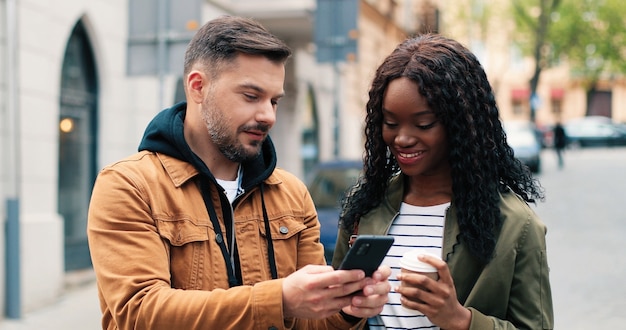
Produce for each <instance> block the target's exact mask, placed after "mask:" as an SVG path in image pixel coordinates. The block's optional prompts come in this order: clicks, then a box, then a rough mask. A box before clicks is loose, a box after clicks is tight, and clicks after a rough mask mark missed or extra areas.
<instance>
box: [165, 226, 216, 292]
mask: <svg viewBox="0 0 626 330" xmlns="http://www.w3.org/2000/svg"><path fill="white" fill-rule="evenodd" d="M156 224H157V228H158V231H159V235H160V236H161V239H162V240H163V242H164V243H165V244H166V248H167V250H168V254H169V260H170V274H171V286H172V288H177V289H184V290H201V289H205V290H206V289H207V288H205V287H203V285H210V283H211V281H210V280H208V281H207V280H203V279H204V278H205V277H206V276H209V277H211V274H210V273H209V272H208V270H207V269H206V267H209V266H210V263H207V262H204V260H207V258H208V256H209V255H210V252H209V251H210V249H211V246H210V245H211V244H209V234H208V230H209V227H208V226H207V225H199V224H197V223H195V222H194V221H192V220H189V219H167V220H157V221H156ZM168 243H169V244H168Z"/></svg>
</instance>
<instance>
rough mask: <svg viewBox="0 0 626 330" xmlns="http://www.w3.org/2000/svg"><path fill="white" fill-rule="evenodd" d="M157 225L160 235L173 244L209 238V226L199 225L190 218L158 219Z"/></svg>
mask: <svg viewBox="0 0 626 330" xmlns="http://www.w3.org/2000/svg"><path fill="white" fill-rule="evenodd" d="M156 225H157V229H158V230H159V235H161V237H162V238H164V239H166V240H168V241H169V242H170V244H171V245H173V246H183V245H185V244H187V243H190V242H199V241H206V240H208V239H209V234H208V229H209V228H208V226H207V225H198V224H196V223H194V222H193V221H191V220H189V219H167V220H157V221H156Z"/></svg>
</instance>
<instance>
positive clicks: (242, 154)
mask: <svg viewBox="0 0 626 330" xmlns="http://www.w3.org/2000/svg"><path fill="white" fill-rule="evenodd" d="M209 103H213V100H212V98H210V99H209V100H207V101H205V102H204V103H203V106H202V110H201V113H202V119H203V120H204V123H205V125H206V127H207V130H208V132H209V136H210V137H211V141H212V142H213V143H214V144H215V146H217V148H218V149H219V151H220V152H221V153H222V154H223V155H224V157H226V158H227V159H228V160H230V161H231V162H234V163H243V162H245V161H249V160H253V159H255V158H256V157H258V156H259V155H260V154H261V146H262V144H263V141H264V140H261V141H256V140H254V141H252V142H251V147H254V149H253V150H250V149H249V148H248V149H246V146H244V145H243V144H242V143H241V142H240V141H239V140H237V136H239V134H240V133H241V132H244V131H246V130H251V129H252V130H258V131H263V132H266V133H267V131H268V130H269V126H268V125H262V124H257V125H253V126H250V125H248V126H241V127H239V128H237V131H236V132H235V133H234V134H232V133H231V132H229V128H228V125H227V119H226V118H225V116H224V112H222V111H221V109H219V108H217V107H215V106H209V105H208V104H209ZM213 104H214V103H213Z"/></svg>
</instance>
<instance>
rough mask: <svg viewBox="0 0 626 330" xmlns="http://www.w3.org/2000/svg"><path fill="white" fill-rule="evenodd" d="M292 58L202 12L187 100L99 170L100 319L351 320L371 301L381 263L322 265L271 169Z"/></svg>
mask: <svg viewBox="0 0 626 330" xmlns="http://www.w3.org/2000/svg"><path fill="white" fill-rule="evenodd" d="M290 54H291V50H290V49H289V48H288V47H287V46H286V45H285V44H284V43H283V42H282V41H281V40H279V39H278V38H276V37H275V36H274V35H272V34H270V33H269V32H268V31H267V30H266V29H265V28H263V27H262V26H261V25H260V24H258V22H256V21H254V20H251V19H246V18H239V17H232V16H224V17H220V18H217V19H215V20H212V21H209V22H208V23H207V24H205V25H204V26H203V27H202V28H201V29H200V30H199V31H198V32H197V34H196V35H195V36H194V37H193V39H192V40H191V42H190V44H189V46H188V48H187V52H186V53H185V64H184V87H185V93H186V102H182V103H179V104H176V105H174V106H173V107H171V108H169V109H165V110H163V111H161V112H160V113H158V114H157V115H156V117H155V118H154V119H153V120H152V121H151V122H150V123H149V124H148V127H147V128H146V131H145V134H144V136H143V139H142V141H141V143H140V145H139V152H138V153H136V154H135V155H132V156H130V157H128V158H126V159H123V160H120V161H118V162H115V163H113V164H111V165H109V166H107V167H105V168H104V169H103V170H102V171H101V172H100V173H99V175H98V178H97V180H96V183H95V186H94V189H93V194H92V199H91V204H90V208H89V220H88V235H89V236H88V237H89V248H90V251H91V256H92V260H93V266H94V270H95V272H96V276H97V281H98V293H99V297H100V306H101V309H102V313H103V318H102V327H103V328H104V329H151V330H155V329H186V330H190V329H285V328H288V329H291V328H293V329H349V328H351V327H354V326H356V325H358V324H362V323H364V322H365V321H364V320H365V319H366V318H367V317H369V316H372V315H376V314H378V313H379V312H380V311H381V310H382V307H383V305H384V303H385V302H386V301H387V294H388V292H389V290H390V284H389V282H388V281H387V278H388V276H389V274H390V273H391V270H390V269H389V268H388V267H382V268H381V269H379V270H378V271H377V272H375V273H374V275H373V276H372V278H365V274H364V272H363V271H361V270H351V271H347V270H333V268H332V267H330V266H328V265H326V262H325V259H324V249H323V246H322V244H320V241H319V239H320V224H319V221H318V219H317V215H316V213H315V206H314V204H313V201H312V200H311V197H310V195H309V194H308V192H307V189H306V186H305V185H304V184H303V183H302V181H300V180H299V179H298V178H296V177H295V176H294V175H292V174H290V173H288V172H286V171H284V170H282V169H280V168H278V167H276V162H277V160H276V152H275V150H274V146H273V144H272V142H271V139H270V138H269V136H268V133H269V130H270V128H272V126H273V125H274V123H275V121H276V110H277V104H278V101H279V100H280V99H281V97H282V96H283V95H284V93H285V92H284V90H283V84H284V80H285V62H286V61H287V59H288V57H289V56H290ZM355 292H359V293H355Z"/></svg>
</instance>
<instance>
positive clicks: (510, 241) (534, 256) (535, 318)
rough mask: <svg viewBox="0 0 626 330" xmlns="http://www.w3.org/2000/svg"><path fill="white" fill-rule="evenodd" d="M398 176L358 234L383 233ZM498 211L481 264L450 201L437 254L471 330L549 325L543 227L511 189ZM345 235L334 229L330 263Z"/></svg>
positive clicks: (396, 203) (396, 196)
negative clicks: (489, 252) (489, 254)
mask: <svg viewBox="0 0 626 330" xmlns="http://www.w3.org/2000/svg"><path fill="white" fill-rule="evenodd" d="M403 179H404V176H403V175H398V176H395V177H393V178H392V179H391V182H390V184H389V187H388V189H387V192H386V193H385V195H384V198H383V200H382V202H381V204H380V205H379V206H378V207H376V208H374V209H372V210H371V211H370V212H368V213H367V214H365V215H364V216H363V217H362V218H361V220H360V222H359V230H358V233H359V234H370V235H386V234H387V232H388V231H389V227H390V226H391V224H392V222H393V220H394V219H395V217H396V216H397V215H398V212H399V210H400V205H401V203H402V198H403V195H404V191H403ZM500 212H501V217H502V227H501V230H500V233H499V236H498V240H497V243H496V247H495V254H494V258H493V259H492V260H491V261H490V262H489V263H488V264H487V265H485V266H483V265H482V264H481V263H479V262H478V261H477V260H476V259H475V258H474V257H473V256H472V255H471V254H470V252H469V250H468V248H467V246H466V245H465V244H463V242H462V241H459V237H460V231H459V225H458V223H457V220H456V219H457V218H456V210H455V205H454V200H453V201H452V203H451V205H450V207H449V208H448V209H447V211H446V215H445V223H444V234H443V247H442V258H444V260H445V261H446V263H447V264H448V267H449V268H450V273H451V274H452V279H453V280H454V285H455V288H456V293H457V298H458V300H459V302H460V303H461V304H463V305H464V306H465V307H468V309H469V310H470V311H471V313H472V320H471V325H470V330H489V329H494V330H495V329H499V330H500V329H552V328H553V323H554V320H553V318H554V317H553V309H552V293H551V289H550V280H549V269H548V262H547V256H546V242H545V235H546V232H547V230H546V226H545V225H544V224H543V223H542V222H541V221H540V220H539V219H538V217H537V215H536V214H535V212H534V211H533V210H532V209H531V208H530V207H529V206H528V204H526V202H524V201H523V200H522V199H521V198H519V197H518V196H517V195H516V194H514V193H513V192H511V191H509V192H507V193H504V194H501V195H500ZM350 234H351V233H347V232H346V231H345V230H341V229H340V230H339V237H338V239H337V245H336V247H335V254H334V256H333V265H337V264H338V263H340V262H341V260H342V259H343V257H344V255H345V254H346V252H347V250H348V241H349V239H350Z"/></svg>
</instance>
